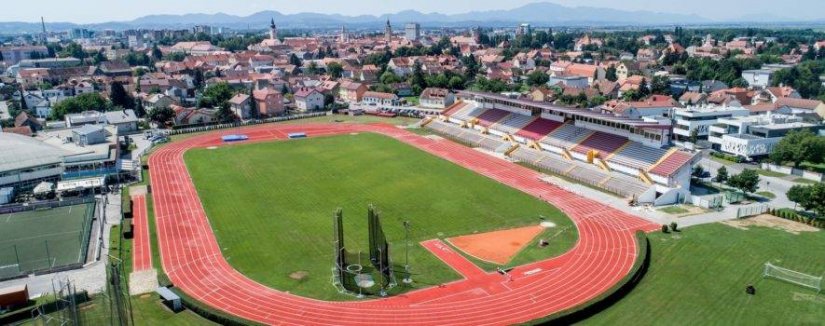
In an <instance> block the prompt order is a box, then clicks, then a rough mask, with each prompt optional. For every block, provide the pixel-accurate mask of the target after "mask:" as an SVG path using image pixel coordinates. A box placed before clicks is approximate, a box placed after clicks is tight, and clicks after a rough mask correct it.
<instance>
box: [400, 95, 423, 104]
mask: <svg viewBox="0 0 825 326" xmlns="http://www.w3.org/2000/svg"><path fill="white" fill-rule="evenodd" d="M404 99H405V100H407V103H410V104H412V105H418V104H419V103H420V101H419V100H418V96H407V97H405V98H404Z"/></svg>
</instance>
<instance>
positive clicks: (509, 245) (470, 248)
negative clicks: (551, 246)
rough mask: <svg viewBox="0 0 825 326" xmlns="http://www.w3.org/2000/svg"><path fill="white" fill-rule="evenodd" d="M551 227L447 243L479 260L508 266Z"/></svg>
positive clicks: (453, 240)
mask: <svg viewBox="0 0 825 326" xmlns="http://www.w3.org/2000/svg"><path fill="white" fill-rule="evenodd" d="M547 227H551V226H550V225H546V224H544V225H531V226H525V227H520V228H514V229H507V230H499V231H492V232H485V233H477V234H471V235H462V236H458V237H452V238H447V239H446V240H447V242H449V243H450V244H452V245H453V246H454V247H456V248H458V249H459V250H461V251H463V252H464V253H465V254H467V255H470V256H472V257H474V258H477V259H479V260H482V261H485V262H489V263H493V264H497V265H506V264H507V263H509V262H510V261H511V260H512V259H513V258H514V257H515V256H516V255H518V253H519V252H520V251H521V250H522V249H524V247H526V246H527V245H528V244H529V243H531V242H533V241H534V240H535V238H536V237H537V236H538V235H539V234H541V233H542V232H544V230H545V229H546V228H547Z"/></svg>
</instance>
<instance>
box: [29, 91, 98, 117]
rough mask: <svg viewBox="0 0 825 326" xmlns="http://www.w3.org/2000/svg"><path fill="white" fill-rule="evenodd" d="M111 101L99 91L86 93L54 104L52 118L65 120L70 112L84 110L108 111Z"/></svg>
mask: <svg viewBox="0 0 825 326" xmlns="http://www.w3.org/2000/svg"><path fill="white" fill-rule="evenodd" d="M24 102H25V101H24ZM111 107H112V105H111V103H110V102H109V101H108V100H106V99H105V98H103V97H102V96H100V94H98V93H85V94H80V95H78V96H75V97H72V98H68V99H65V100H63V101H61V102H60V103H57V104H55V105H54V106H52V118H53V119H55V120H63V117H64V116H65V115H66V114H69V113H80V112H83V111H93V110H94V111H108V110H109V109H111Z"/></svg>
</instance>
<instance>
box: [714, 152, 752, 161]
mask: <svg viewBox="0 0 825 326" xmlns="http://www.w3.org/2000/svg"><path fill="white" fill-rule="evenodd" d="M710 156H713V157H716V158H721V159H723V160H725V161H731V162H734V163H742V162H744V161H745V159H744V158H742V157H741V156H736V155H728V154H725V153H719V152H710Z"/></svg>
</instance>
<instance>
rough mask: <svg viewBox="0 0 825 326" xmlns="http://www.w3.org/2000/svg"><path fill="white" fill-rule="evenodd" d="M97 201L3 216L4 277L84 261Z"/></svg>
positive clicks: (0, 268) (0, 256) (0, 270)
mask: <svg viewBox="0 0 825 326" xmlns="http://www.w3.org/2000/svg"><path fill="white" fill-rule="evenodd" d="M94 210H95V204H94V203H90V204H80V205H73V206H64V207H56V208H50V209H38V210H33V211H26V212H19V213H11V214H3V215H0V277H4V276H14V275H17V274H19V273H21V272H22V273H25V272H31V271H35V270H41V269H49V268H54V267H61V266H66V265H71V264H77V263H83V261H82V260H83V258H84V257H85V252H81V251H82V250H83V249H84V244H85V243H87V242H88V240H89V239H88V238H87V237H88V232H87V231H88V229H89V228H90V227H91V226H90V224H91V222H92V215H93V214H94Z"/></svg>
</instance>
